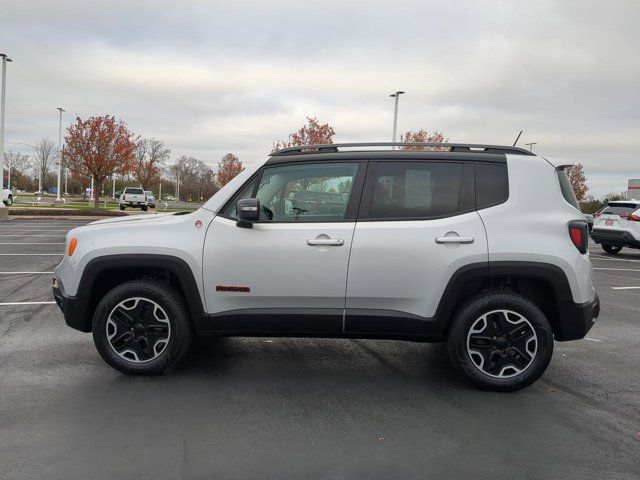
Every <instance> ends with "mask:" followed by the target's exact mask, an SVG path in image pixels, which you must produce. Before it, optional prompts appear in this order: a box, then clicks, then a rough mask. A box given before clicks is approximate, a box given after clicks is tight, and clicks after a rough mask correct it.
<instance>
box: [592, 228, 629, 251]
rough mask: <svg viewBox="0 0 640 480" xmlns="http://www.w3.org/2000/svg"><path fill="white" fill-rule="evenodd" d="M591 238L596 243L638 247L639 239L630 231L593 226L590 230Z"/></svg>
mask: <svg viewBox="0 0 640 480" xmlns="http://www.w3.org/2000/svg"><path fill="white" fill-rule="evenodd" d="M591 238H593V241H594V242H596V243H601V244H605V245H613V246H614V247H631V248H640V240H638V239H636V238H635V237H634V236H633V235H632V234H631V232H627V231H625V230H602V229H600V228H594V229H593V230H592V231H591Z"/></svg>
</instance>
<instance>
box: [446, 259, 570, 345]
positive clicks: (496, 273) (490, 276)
mask: <svg viewBox="0 0 640 480" xmlns="http://www.w3.org/2000/svg"><path fill="white" fill-rule="evenodd" d="M489 291H511V292H515V293H519V294H521V295H523V296H525V297H527V298H529V299H530V300H532V301H533V302H534V303H535V304H536V305H538V307H539V308H540V309H541V310H542V311H543V313H544V314H545V316H546V317H547V319H548V320H549V323H550V324H551V328H552V329H553V332H554V334H555V335H556V336H559V337H562V333H561V332H562V326H561V318H562V317H563V314H564V313H565V309H566V308H569V305H573V297H572V294H571V287H570V285H569V281H568V279H567V276H566V274H565V273H564V271H563V270H562V269H561V268H560V267H558V266H557V265H553V264H547V263H540V262H518V261H514V262H512V261H503V262H502V261H498V262H488V263H480V264H471V265H467V266H465V267H462V268H460V269H459V270H458V271H456V272H455V273H454V275H453V276H452V277H451V280H450V281H449V283H448V284H447V286H446V288H445V291H444V294H443V295H442V298H441V299H440V304H439V305H438V308H437V310H436V319H437V321H438V323H440V325H441V326H442V329H443V330H444V331H445V333H446V332H448V329H449V325H450V323H451V320H452V318H453V316H454V315H455V313H456V312H457V310H458V309H459V308H460V307H461V305H462V304H463V303H464V302H465V301H466V299H468V298H470V297H471V296H473V295H476V294H479V293H482V292H489Z"/></svg>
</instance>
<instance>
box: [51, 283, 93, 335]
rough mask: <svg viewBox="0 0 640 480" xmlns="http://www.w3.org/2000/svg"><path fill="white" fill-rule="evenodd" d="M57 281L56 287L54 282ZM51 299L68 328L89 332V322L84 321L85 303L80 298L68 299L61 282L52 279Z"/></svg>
mask: <svg viewBox="0 0 640 480" xmlns="http://www.w3.org/2000/svg"><path fill="white" fill-rule="evenodd" d="M56 281H57V285H56V283H55V282H56ZM53 298H54V299H55V301H56V303H57V304H58V307H60V310H62V314H63V315H64V321H65V322H66V324H67V325H68V326H70V327H71V328H74V329H76V330H80V331H81V332H85V333H88V332H90V331H91V321H90V320H89V321H87V319H86V315H85V314H86V311H87V309H86V302H84V301H83V300H82V299H80V298H76V297H70V296H67V295H66V294H65V293H64V286H63V285H62V282H61V281H60V280H59V279H57V278H54V285H53Z"/></svg>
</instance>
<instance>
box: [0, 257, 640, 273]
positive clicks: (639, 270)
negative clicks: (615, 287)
mask: <svg viewBox="0 0 640 480" xmlns="http://www.w3.org/2000/svg"><path fill="white" fill-rule="evenodd" d="M32 255H39V256H47V255H48V256H62V255H64V252H61V253H0V256H3V257H29V256H32ZM639 271H640V270H639Z"/></svg>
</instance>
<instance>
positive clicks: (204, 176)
mask: <svg viewBox="0 0 640 480" xmlns="http://www.w3.org/2000/svg"><path fill="white" fill-rule="evenodd" d="M166 171H167V175H168V177H169V179H170V180H172V181H173V182H174V185H175V184H176V183H179V185H180V186H179V190H180V198H181V199H185V200H187V201H196V202H197V201H201V200H206V199H207V198H209V197H210V196H211V195H213V194H214V193H215V192H217V191H218V186H217V185H216V182H215V179H216V175H215V173H214V172H213V170H212V169H211V167H209V166H208V165H207V164H206V163H204V162H203V161H202V160H199V159H197V158H194V157H187V156H184V155H183V156H181V157H180V158H178V159H177V161H176V163H174V164H172V165H169V167H168V168H167V170H166ZM176 196H177V195H176Z"/></svg>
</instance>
